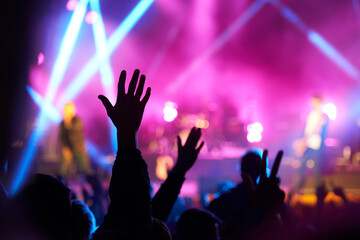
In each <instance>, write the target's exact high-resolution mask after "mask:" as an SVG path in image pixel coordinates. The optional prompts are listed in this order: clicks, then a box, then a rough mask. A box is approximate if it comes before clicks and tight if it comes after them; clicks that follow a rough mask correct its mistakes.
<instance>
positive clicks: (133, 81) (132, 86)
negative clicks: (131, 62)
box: [127, 69, 140, 96]
mask: <svg viewBox="0 0 360 240" xmlns="http://www.w3.org/2000/svg"><path fill="white" fill-rule="evenodd" d="M139 74H140V71H139V69H135V71H134V74H133V76H132V78H131V81H130V84H129V89H128V92H127V94H129V95H132V96H134V92H135V88H136V85H137V82H138V79H139Z"/></svg>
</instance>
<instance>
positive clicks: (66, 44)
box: [9, 0, 88, 195]
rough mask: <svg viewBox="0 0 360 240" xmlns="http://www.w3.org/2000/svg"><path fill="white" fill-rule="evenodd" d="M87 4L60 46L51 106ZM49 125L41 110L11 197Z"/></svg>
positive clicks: (49, 92)
mask: <svg viewBox="0 0 360 240" xmlns="http://www.w3.org/2000/svg"><path fill="white" fill-rule="evenodd" d="M87 4H88V0H80V2H79V3H78V4H77V7H76V9H75V11H74V13H73V14H72V17H71V20H70V23H69V26H68V28H67V30H66V32H65V36H64V39H63V41H62V43H61V46H60V50H59V55H58V57H57V58H56V60H55V64H54V68H53V71H52V74H51V77H50V83H49V87H48V89H47V91H46V94H45V101H46V102H49V104H50V103H51V102H52V100H53V99H54V97H55V91H56V90H57V88H58V86H59V84H60V82H61V81H62V79H63V76H64V73H65V69H66V67H67V65H68V63H69V59H70V54H71V52H72V50H73V47H74V44H75V40H76V38H77V36H78V33H79V30H80V27H81V24H82V21H83V19H84V16H85V11H86V7H87ZM48 125H49V122H48V121H47V119H46V111H45V109H43V108H41V110H40V113H39V115H38V122H37V127H36V129H35V130H34V131H33V132H32V133H31V135H30V137H29V139H28V142H27V144H26V147H25V150H24V152H23V155H22V157H21V159H20V161H19V166H18V169H17V172H15V174H14V179H12V180H11V184H10V191H9V193H10V194H11V195H12V194H15V193H16V192H17V191H18V189H19V188H20V186H21V184H22V182H23V180H24V179H25V177H26V175H27V171H28V169H29V166H30V163H31V162H32V160H33V158H34V154H35V151H36V144H37V142H38V141H39V140H40V138H41V137H42V136H43V134H44V133H45V130H46V129H47V127H48Z"/></svg>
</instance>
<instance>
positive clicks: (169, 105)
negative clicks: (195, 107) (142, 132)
mask: <svg viewBox="0 0 360 240" xmlns="http://www.w3.org/2000/svg"><path fill="white" fill-rule="evenodd" d="M176 108H177V105H176V103H174V102H166V103H165V107H164V109H163V113H164V120H165V121H166V122H172V121H174V120H175V118H176V117H177V115H178V112H177V110H176Z"/></svg>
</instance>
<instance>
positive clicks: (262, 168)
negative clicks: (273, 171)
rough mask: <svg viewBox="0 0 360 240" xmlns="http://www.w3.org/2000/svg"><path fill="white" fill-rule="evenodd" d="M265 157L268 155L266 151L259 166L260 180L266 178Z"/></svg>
mask: <svg viewBox="0 0 360 240" xmlns="http://www.w3.org/2000/svg"><path fill="white" fill-rule="evenodd" d="M267 155H268V150H267V149H265V150H264V152H263V155H262V159H261V164H260V179H265V178H266V167H267Z"/></svg>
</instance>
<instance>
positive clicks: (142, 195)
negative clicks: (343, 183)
mask: <svg viewBox="0 0 360 240" xmlns="http://www.w3.org/2000/svg"><path fill="white" fill-rule="evenodd" d="M126 75H127V73H126V71H122V72H121V74H120V77H119V82H118V90H117V91H118V93H117V98H116V102H115V104H114V105H113V104H112V103H110V101H109V100H108V99H107V97H105V96H103V95H99V97H98V98H99V99H100V100H101V102H102V104H103V105H104V108H105V110H106V113H107V115H108V117H109V118H110V119H111V121H112V123H113V124H114V126H115V127H116V130H117V147H118V148H117V154H116V158H115V161H114V164H113V167H112V175H111V180H110V185H109V189H108V196H109V199H110V204H109V206H108V209H107V212H106V215H105V217H104V220H103V222H102V223H101V224H100V226H97V224H96V221H95V217H94V214H93V213H92V211H91V210H90V209H89V207H88V206H87V205H86V204H85V203H84V202H83V201H81V200H75V199H73V197H72V194H71V190H70V189H69V188H68V187H67V186H66V185H65V184H64V183H63V182H62V181H61V180H59V179H57V178H55V177H52V176H49V175H44V174H36V175H35V176H33V177H32V178H31V180H30V181H28V182H27V183H26V184H25V186H23V187H22V189H21V190H20V191H19V192H18V193H17V194H16V195H14V196H11V197H9V196H8V194H7V192H6V189H5V188H4V186H3V185H2V184H1V185H0V239H9V240H12V239H14V240H18V239H30V240H33V239H34V240H35V239H39V240H42V239H51V240H52V239H54V240H67V239H71V240H75V239H77V240H80V239H82V240H85V239H94V240H98V239H99V240H100V239H104V240H107V239H134V240H137V239H158V240H162V239H179V240H202V239H204V240H205V239H206V240H213V239H214V240H215V239H225V240H227V239H360V207H359V205H358V204H357V203H355V202H350V201H348V199H347V198H346V195H345V193H344V190H343V189H342V188H341V187H335V188H334V190H333V192H334V194H336V195H338V196H340V197H341V198H342V199H343V204H342V205H334V204H326V203H325V202H324V199H325V197H326V196H327V194H328V190H327V189H326V187H325V185H320V186H318V188H317V191H316V193H317V203H316V206H315V207H312V208H309V207H305V206H301V205H299V206H295V207H291V206H289V204H288V201H285V193H284V191H283V190H282V189H281V188H280V179H279V177H278V176H277V173H278V170H279V168H280V165H281V159H282V156H283V152H282V151H279V152H278V153H277V155H276V157H275V160H274V164H273V166H272V168H271V171H270V173H269V174H268V173H267V163H268V151H267V150H264V151H263V153H261V154H258V153H257V152H253V151H249V152H248V153H246V154H245V155H244V156H242V158H241V162H240V163H241V172H240V175H241V178H242V182H241V183H239V184H238V185H237V186H236V187H235V188H232V189H230V191H228V192H225V193H223V194H222V195H220V196H219V197H218V198H215V199H214V200H213V201H212V202H211V203H210V204H209V205H208V206H202V208H200V207H197V208H188V209H187V210H186V211H183V212H182V213H181V211H180V212H179V213H178V214H177V215H176V219H175V222H176V224H175V226H172V225H167V222H169V221H170V220H171V219H170V218H173V217H170V216H171V213H172V211H175V210H176V208H177V205H179V203H178V201H179V193H180V190H181V188H182V185H183V183H184V181H185V180H186V173H187V172H188V171H189V170H190V169H191V168H192V166H193V165H194V164H195V163H196V160H197V157H198V154H199V152H200V151H201V149H202V147H203V145H204V142H201V141H200V138H201V134H202V133H201V129H199V128H195V127H194V128H192V129H191V131H190V133H189V135H188V137H187V140H186V141H185V143H182V142H181V139H180V138H179V137H178V139H177V146H178V158H177V162H176V164H175V166H174V168H173V169H172V170H171V172H169V174H168V177H167V179H166V180H165V181H164V183H163V184H162V185H161V187H160V189H159V190H158V191H157V192H156V194H155V195H154V197H153V198H151V183H150V179H149V174H148V168H147V164H146V162H145V161H144V159H143V157H142V154H141V151H140V149H139V147H138V144H137V134H138V129H139V127H140V125H141V121H142V117H143V113H144V111H145V107H146V104H147V102H148V101H149V99H150V95H151V88H147V89H146V90H145V88H144V87H145V80H146V77H145V76H144V75H141V74H140V71H139V70H135V71H134V73H133V75H132V77H131V80H130V83H129V87H128V91H127V92H126V91H125V85H126V83H125V82H126ZM144 92H145V94H144ZM87 178H89V182H92V186H94V187H93V188H94V189H95V191H94V192H95V193H94V194H95V195H99V194H100V195H103V193H102V190H101V186H100V185H101V184H100V183H98V182H97V180H96V179H94V177H93V176H91V175H89V176H87ZM96 189H97V190H96ZM94 199H97V198H96V197H95V198H94ZM98 201H101V199H100V200H98ZM180 205H181V204H180Z"/></svg>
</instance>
